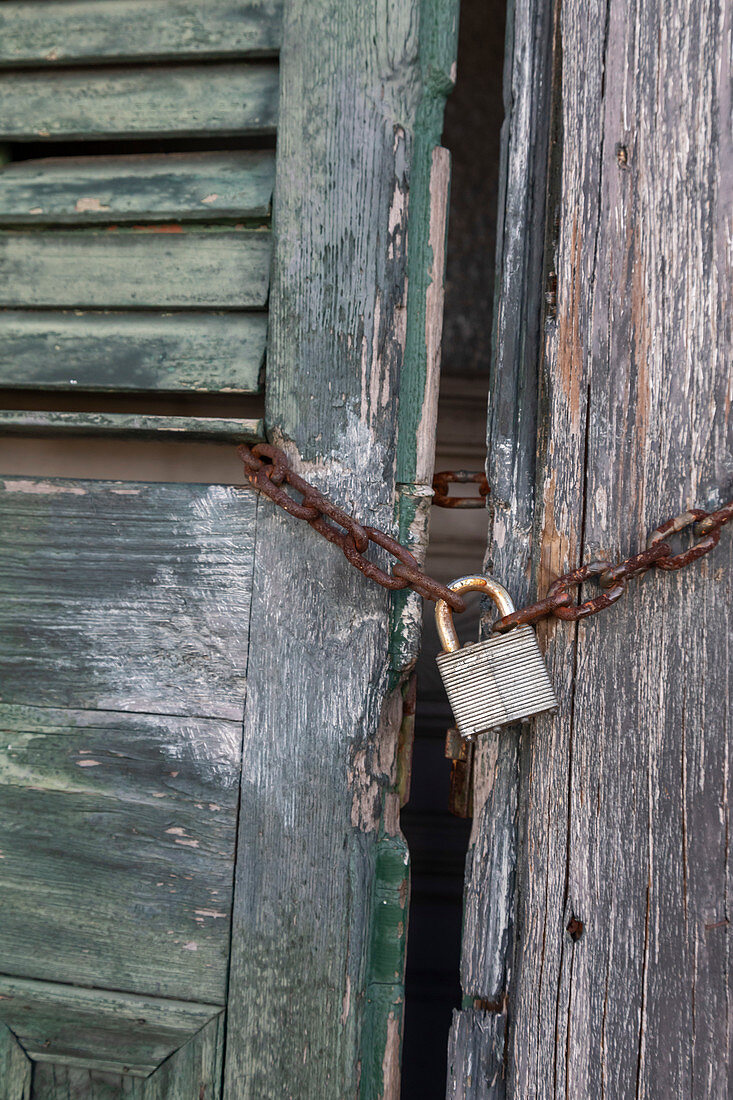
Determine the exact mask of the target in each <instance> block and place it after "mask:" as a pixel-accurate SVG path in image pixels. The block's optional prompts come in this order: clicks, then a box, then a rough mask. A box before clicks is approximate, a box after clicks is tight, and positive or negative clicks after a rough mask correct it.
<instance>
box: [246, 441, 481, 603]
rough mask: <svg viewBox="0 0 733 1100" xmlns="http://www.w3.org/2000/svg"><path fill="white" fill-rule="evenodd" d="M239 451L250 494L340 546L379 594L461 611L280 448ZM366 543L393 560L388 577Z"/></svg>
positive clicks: (455, 599) (404, 553)
mask: <svg viewBox="0 0 733 1100" xmlns="http://www.w3.org/2000/svg"><path fill="white" fill-rule="evenodd" d="M237 449H238V453H239V456H240V458H241V459H242V462H243V463H244V469H245V473H246V474H247V478H248V480H249V482H250V484H251V485H252V486H253V488H255V489H257V490H258V491H259V492H260V493H262V494H263V495H264V496H267V497H269V498H270V500H272V501H273V502H274V503H275V504H277V505H278V506H279V507H280V508H282V509H283V510H284V511H286V512H288V513H289V514H290V515H291V516H295V517H296V518H297V519H304V520H305V521H306V523H308V524H310V526H311V527H312V528H313V530H314V531H317V532H318V534H319V535H322V536H323V538H325V539H328V541H329V542H332V543H334V544H335V545H336V546H339V547H340V548H341V549H342V550H343V552H344V554H345V556H346V558H347V560H348V561H349V562H350V563H351V564H352V565H353V566H354V567H355V568H356V569H358V570H360V572H362V573H363V574H364V576H365V577H368V578H369V579H370V580H373V581H376V583H377V584H380V585H382V587H383V588H389V589H392V590H398V589H401V588H412V589H413V590H414V591H415V592H418V593H419V594H420V595H421V596H424V597H425V598H426V599H428V600H445V601H446V602H447V603H449V604H450V606H451V607H452V608H453V610H454V611H465V609H466V604H465V603H464V601H463V600H462V599H461V597H460V596H459V595H457V593H455V592H452V591H451V589H450V588H447V587H446V585H444V584H440V582H439V581H436V580H435V579H434V578H433V577H429V576H427V574H425V573H423V572H422V570H421V569H420V566H419V565H418V562H417V559H416V558H415V557H414V556H413V555H412V554H411V553H410V551H409V550H407V549H406V548H405V547H404V546H402V544H401V543H399V542H397V540H396V539H393V538H392V537H391V536H390V535H388V534H387V533H386V532H385V531H380V530H379V529H378V528H376V527H363V526H362V525H361V524H360V523H357V521H356V520H355V519H354V518H353V516H350V515H349V514H348V512H345V511H344V510H343V508H339V507H338V505H336V504H333V503H332V501H330V500H328V499H327V498H326V497H325V496H324V495H323V493H321V492H319V490H318V489H316V488H315V486H314V485H311V484H310V482H308V481H306V480H305V479H304V478H302V477H300V476H299V475H298V474H296V472H295V470H293V468H292V466H291V465H290V462H289V461H288V457H287V455H286V454H285V452H284V451H282V450H280V448H279V447H275V446H274V445H273V444H271V443H258V444H256V445H255V446H254V447H249V446H248V445H247V444H246V443H243V444H242V445H241V446H240V447H238V448H237ZM284 484H287V485H289V486H290V487H291V488H292V489H295V491H296V492H297V493H300V494H301V496H302V498H303V499H302V500H301V501H297V500H294V499H293V497H292V496H291V495H290V493H288V492H287V490H286V489H285V488H283V485H284ZM370 543H375V544H376V545H377V546H380V547H382V549H384V550H386V551H387V552H388V553H390V554H391V555H392V556H393V557H395V558H397V563H396V564H395V566H394V568H393V571H392V573H387V572H386V571H385V570H384V569H381V568H380V567H379V566H378V565H376V564H375V562H373V561H370V560H369V558H367V557H366V556H365V552H366V551H367V549H368V548H369V544H370Z"/></svg>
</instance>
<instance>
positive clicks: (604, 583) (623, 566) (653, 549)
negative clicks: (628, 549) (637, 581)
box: [598, 542, 672, 588]
mask: <svg viewBox="0 0 733 1100" xmlns="http://www.w3.org/2000/svg"><path fill="white" fill-rule="evenodd" d="M671 553H672V551H671V549H670V548H669V546H668V545H667V543H666V542H658V543H656V545H654V546H650V547H649V549H648V550H642V551H641V553H640V554H634V556H633V557H632V558H627V559H626V561H622V562H620V564H619V565H613V566H611V568H610V569H607V570H606V571H605V573H601V575H600V576H599V578H598V583H599V584H600V586H601V588H611V587H612V586H613V585H614V584H617V583H618V582H619V581H627V580H630V579H631V577H641V576H642V575H643V574H644V573H648V571H649V570H650V569H651V568H652V566H653V565H657V563H658V562H659V560H660V558H665V557H667V555H668V554H671Z"/></svg>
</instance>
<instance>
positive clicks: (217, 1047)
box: [3, 1015, 224, 1100]
mask: <svg viewBox="0 0 733 1100" xmlns="http://www.w3.org/2000/svg"><path fill="white" fill-rule="evenodd" d="M223 1035H224V1027H223V1019H222V1016H221V1015H219V1016H215V1017H214V1018H213V1019H212V1020H210V1021H209V1023H208V1024H206V1025H205V1026H204V1027H203V1028H202V1029H201V1030H200V1031H199V1032H198V1033H197V1034H196V1035H194V1037H193V1038H192V1039H189V1041H188V1042H187V1043H185V1044H184V1045H183V1046H182V1047H180V1048H179V1049H178V1050H177V1051H176V1052H175V1054H173V1055H172V1056H171V1057H170V1058H168V1059H166V1061H164V1062H163V1064H162V1065H161V1066H160V1068H159V1069H158V1070H156V1072H155V1073H153V1074H151V1076H150V1077H148V1078H146V1079H144V1080H141V1079H140V1078H139V1077H132V1076H130V1075H129V1074H127V1073H125V1074H122V1075H120V1074H110V1073H105V1072H100V1071H99V1070H89V1069H75V1068H73V1067H70V1066H64V1065H54V1064H52V1063H49V1062H40V1063H39V1062H37V1063H36V1064H35V1065H34V1067H33V1088H34V1093H33V1096H34V1100H56V1098H57V1097H63V1098H64V1100H66V1098H67V1097H73V1098H74V1100H172V1098H173V1097H178V1096H180V1097H186V1098H187V1100H188V1098H189V1097H190V1098H192V1100H219V1097H220V1096H221V1063H222V1047H223ZM3 1100H5V1098H4V1097H3ZM11 1100H15V1098H14V1097H11Z"/></svg>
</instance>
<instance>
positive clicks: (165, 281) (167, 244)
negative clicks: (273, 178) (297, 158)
mask: <svg viewBox="0 0 733 1100" xmlns="http://www.w3.org/2000/svg"><path fill="white" fill-rule="evenodd" d="M270 247H271V245H270V234H269V233H268V232H267V231H266V230H264V229H261V230H248V229H235V228H231V229H219V230H214V229H212V230H209V231H205V230H196V229H191V230H187V231H181V230H178V231H175V232H166V231H165V227H158V230H156V229H155V228H154V227H151V228H149V229H147V230H134V229H129V230H115V229H114V227H110V228H109V229H99V230H94V229H89V230H55V231H51V232H48V233H37V232H33V231H31V230H28V231H26V232H24V231H22V230H5V231H4V232H2V233H0V279H2V290H0V305H2V306H10V307H15V308H17V307H24V306H32V307H37V306H41V307H43V306H46V307H47V306H59V307H61V308H64V307H66V308H77V309H84V308H86V309H95V308H102V309H115V308H132V309H134V308H138V309H139V308H141V307H142V308H152V307H156V308H159V309H227V308H229V309H245V308H255V309H262V308H263V306H264V305H265V304H266V302H267V289H268V282H269V271H270ZM71 271H73V272H74V278H73V279H71V278H69V272H71Z"/></svg>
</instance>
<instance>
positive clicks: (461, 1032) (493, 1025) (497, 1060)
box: [446, 1008, 506, 1100]
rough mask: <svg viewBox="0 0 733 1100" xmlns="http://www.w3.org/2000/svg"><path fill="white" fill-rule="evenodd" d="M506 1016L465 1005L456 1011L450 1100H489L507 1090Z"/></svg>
mask: <svg viewBox="0 0 733 1100" xmlns="http://www.w3.org/2000/svg"><path fill="white" fill-rule="evenodd" d="M505 1031H506V1017H505V1016H504V1015H503V1014H502V1013H498V1012H484V1011H482V1010H481V1009H475V1008H464V1009H461V1010H460V1011H454V1013H453V1025H452V1027H451V1031H450V1038H449V1041H448V1091H447V1093H446V1097H447V1100H487V1097H490V1096H501V1095H503V1090H504V1044H505V1042H506V1033H505Z"/></svg>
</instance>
